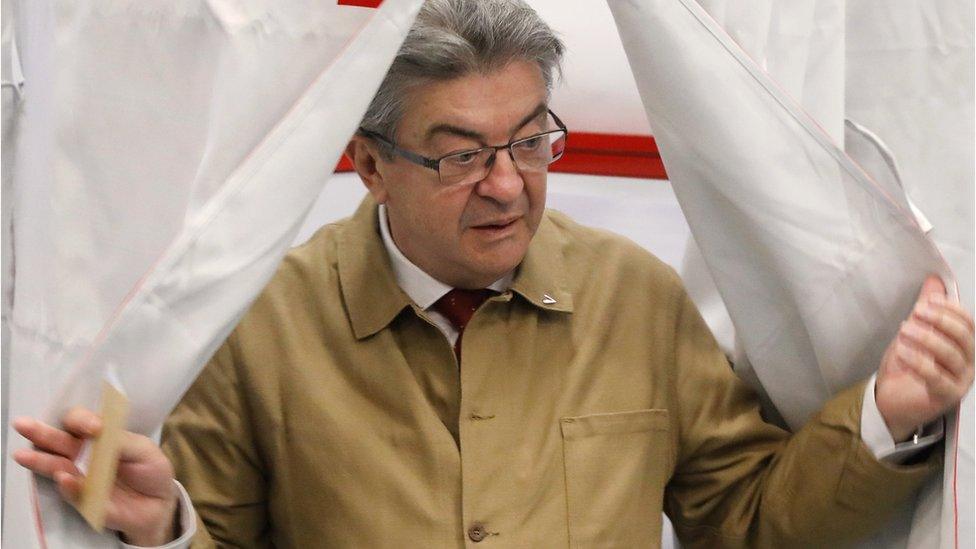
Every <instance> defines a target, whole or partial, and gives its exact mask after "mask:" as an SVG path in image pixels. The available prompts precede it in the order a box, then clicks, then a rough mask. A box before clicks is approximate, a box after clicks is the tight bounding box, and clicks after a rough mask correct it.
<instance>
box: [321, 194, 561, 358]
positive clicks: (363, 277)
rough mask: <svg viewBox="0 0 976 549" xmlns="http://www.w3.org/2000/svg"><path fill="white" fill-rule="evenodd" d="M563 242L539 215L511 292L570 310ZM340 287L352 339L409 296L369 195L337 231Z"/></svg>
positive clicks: (390, 315)
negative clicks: (537, 225) (397, 274)
mask: <svg viewBox="0 0 976 549" xmlns="http://www.w3.org/2000/svg"><path fill="white" fill-rule="evenodd" d="M564 244H565V243H564V242H563V241H562V239H561V238H560V236H559V234H558V230H557V229H556V227H554V226H553V224H552V222H551V221H550V220H549V218H548V215H544V216H543V219H542V222H541V223H540V225H539V230H538V231H536V234H535V237H534V238H533V239H532V242H531V243H530V244H529V251H528V253H526V256H525V259H523V260H522V263H521V265H519V267H518V268H517V270H516V274H515V278H514V280H513V281H512V285H511V290H512V291H513V292H515V293H517V294H519V295H520V296H522V297H523V298H524V299H525V300H526V301H528V302H529V303H531V304H532V305H534V306H536V307H538V308H540V309H545V310H551V311H559V312H572V309H573V302H572V296H571V294H570V293H569V291H568V289H567V286H566V284H565V280H564V278H563V277H564V274H563V273H565V269H564V268H563V261H564V260H563V247H564ZM338 247H339V249H338V252H339V257H338V270H339V286H340V291H341V292H342V298H343V300H344V302H345V303H346V308H347V309H346V310H347V311H348V315H349V321H350V323H351V324H352V329H353V334H354V335H355V336H356V338H357V339H363V338H366V337H369V336H371V335H373V334H375V333H377V332H379V331H380V330H382V329H383V328H385V327H386V326H387V325H389V323H390V322H392V321H393V319H394V318H396V316H397V315H398V314H400V312H401V311H402V310H403V309H404V308H406V307H409V306H410V304H411V299H410V297H409V296H408V295H407V293H406V292H405V291H404V290H403V289H402V288H401V287H400V286H399V284H398V283H397V278H396V274H395V272H394V269H393V264H392V262H391V259H390V255H389V253H388V252H387V250H386V248H385V246H384V244H383V239H382V236H381V234H380V226H379V214H378V212H377V205H376V202H375V201H374V200H373V198H372V197H371V196H369V195H367V196H366V198H365V199H364V200H363V202H362V203H361V204H360V205H359V208H358V209H357V210H356V213H355V214H353V216H352V218H351V220H350V222H349V223H348V224H347V225H346V227H345V228H344V229H343V230H342V231H341V234H340V235H339V243H338Z"/></svg>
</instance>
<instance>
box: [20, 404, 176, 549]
mask: <svg viewBox="0 0 976 549" xmlns="http://www.w3.org/2000/svg"><path fill="white" fill-rule="evenodd" d="M61 423H62V425H63V429H58V428H56V427H52V426H50V425H47V424H45V423H42V422H40V421H37V420H36V419H33V418H29V417H21V418H17V419H15V420H14V422H13V425H14V429H16V430H17V432H18V433H20V434H21V435H23V436H24V437H25V438H26V439H27V440H29V441H31V443H33V445H34V448H33V449H27V448H24V449H21V450H17V451H16V452H14V460H15V461H16V462H17V463H19V464H21V465H23V466H24V467H26V468H28V469H30V470H31V471H33V472H35V473H37V474H39V475H42V476H44V477H47V478H51V479H54V481H55V483H57V485H58V490H59V491H60V492H61V496H62V497H63V498H64V499H66V500H67V501H69V502H72V503H74V502H76V501H77V500H78V497H79V495H80V493H81V486H82V482H83V480H84V476H83V475H82V474H81V472H80V471H79V470H78V468H77V467H76V466H75V464H74V461H75V459H76V458H77V457H78V453H79V452H80V451H81V448H82V446H83V445H84V443H85V440H86V439H90V438H94V437H95V436H97V435H98V433H99V432H101V429H102V421H101V419H100V418H99V417H98V415H97V414H95V413H94V412H92V411H90V410H86V409H83V408H74V409H72V410H71V411H69V412H68V413H67V414H65V416H64V417H63V418H62V421H61ZM178 504H179V489H178V488H177V487H176V483H175V482H173V466H172V464H170V462H169V460H168V459H167V458H166V456H165V455H164V454H163V451H162V450H161V449H160V448H159V446H157V445H156V444H155V443H154V442H153V441H152V440H151V439H149V438H148V437H145V436H142V435H138V434H136V433H130V432H126V433H125V435H124V437H123V442H122V448H121V451H120V453H119V467H118V474H117V476H116V479H115V486H114V487H113V488H112V491H111V494H110V496H109V503H108V513H107V515H106V519H105V526H106V527H107V528H110V529H112V530H116V531H118V532H119V533H121V534H122V536H123V537H124V540H123V541H125V542H126V543H129V544H132V545H140V546H144V547H153V546H158V545H165V544H167V543H169V542H170V541H173V540H174V539H176V537H177V536H178V533H177V532H175V527H174V526H175V524H176V516H177V515H176V513H177V510H178V509H177V507H178Z"/></svg>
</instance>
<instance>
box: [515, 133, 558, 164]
mask: <svg viewBox="0 0 976 549" xmlns="http://www.w3.org/2000/svg"><path fill="white" fill-rule="evenodd" d="M565 150H566V132H564V131H562V130H557V131H554V132H549V133H544V134H540V135H534V136H532V137H529V138H527V139H523V140H521V141H516V142H515V143H512V154H513V155H514V156H515V163H516V164H518V166H519V168H520V169H522V170H529V171H533V170H535V171H538V170H544V169H545V168H546V167H547V166H549V164H552V163H553V162H555V161H556V160H559V157H560V156H562V155H563V151H565Z"/></svg>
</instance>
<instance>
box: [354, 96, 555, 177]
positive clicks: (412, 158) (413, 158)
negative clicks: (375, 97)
mask: <svg viewBox="0 0 976 549" xmlns="http://www.w3.org/2000/svg"><path fill="white" fill-rule="evenodd" d="M546 112H547V113H549V115H550V116H552V120H553V121H554V122H555V123H556V125H557V126H558V128H557V129H555V130H549V131H545V132H540V133H536V134H532V135H529V136H526V137H520V138H518V139H513V140H512V141H509V142H508V143H506V144H504V145H486V146H484V147H478V148H477V149H469V150H465V151H457V152H452V153H450V154H445V155H444V156H441V157H440V158H428V157H426V156H423V155H420V154H417V153H415V152H412V151H408V150H406V149H401V148H400V147H398V146H397V145H396V143H394V142H393V141H391V140H390V139H387V138H386V137H384V136H383V135H381V134H379V133H377V132H374V131H371V130H367V129H366V128H363V127H360V128H359V133H361V134H363V135H365V136H366V137H369V138H370V139H373V140H376V141H378V142H380V143H381V144H382V145H383V146H385V147H387V148H388V149H389V150H390V151H391V152H393V153H394V154H396V155H397V156H400V157H401V158H404V159H405V160H408V161H409V162H412V163H414V164H416V165H418V166H423V167H425V168H429V169H431V170H434V171H435V172H437V179H438V181H441V169H440V165H441V160H444V159H445V158H450V157H452V156H457V155H460V154H475V153H478V152H481V151H484V150H487V149H494V150H493V151H492V153H491V156H489V157H488V160H487V162H486V163H485V165H486V166H487V167H488V172H490V171H491V167H492V166H493V165H494V164H495V156H497V155H498V151H500V150H502V149H508V155H509V157H510V158H511V159H512V163H514V164H515V166H516V168H518V162H517V161H516V160H515V151H514V149H513V148H512V147H513V146H515V145H517V144H519V143H521V142H523V141H528V140H530V139H536V138H538V137H541V136H543V135H549V134H553V133H557V132H563V133H565V134H566V136H565V137H564V139H569V130H568V129H567V128H566V124H564V123H563V121H562V120H560V119H559V117H558V116H556V113H554V112H552V109H546ZM564 152H565V150H564ZM562 156H563V153H560V154H559V156H557V157H555V158H553V159H552V161H551V162H549V165H551V164H552V163H553V162H555V161H557V160H559V159H560V158H562ZM519 171H521V168H519ZM486 177H487V175H486ZM482 179H483V178H482ZM478 181H481V180H478ZM478 181H474V182H472V183H477V182H478ZM441 183H443V181H441ZM458 184H460V183H451V185H458Z"/></svg>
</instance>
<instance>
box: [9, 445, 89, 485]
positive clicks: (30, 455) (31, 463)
mask: <svg viewBox="0 0 976 549" xmlns="http://www.w3.org/2000/svg"><path fill="white" fill-rule="evenodd" d="M14 461H16V462H17V463H19V464H20V465H23V466H24V467H26V468H28V469H30V470H31V471H33V472H35V473H37V474H39V475H41V476H44V477H47V478H54V475H55V474H56V473H58V472H62V471H63V472H67V473H71V474H73V475H77V474H80V471H78V468H77V467H75V464H74V462H73V461H71V460H70V459H68V458H66V457H64V456H58V455H55V454H49V453H47V452H39V451H37V450H30V449H28V448H21V449H20V450H17V451H16V452H14Z"/></svg>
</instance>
